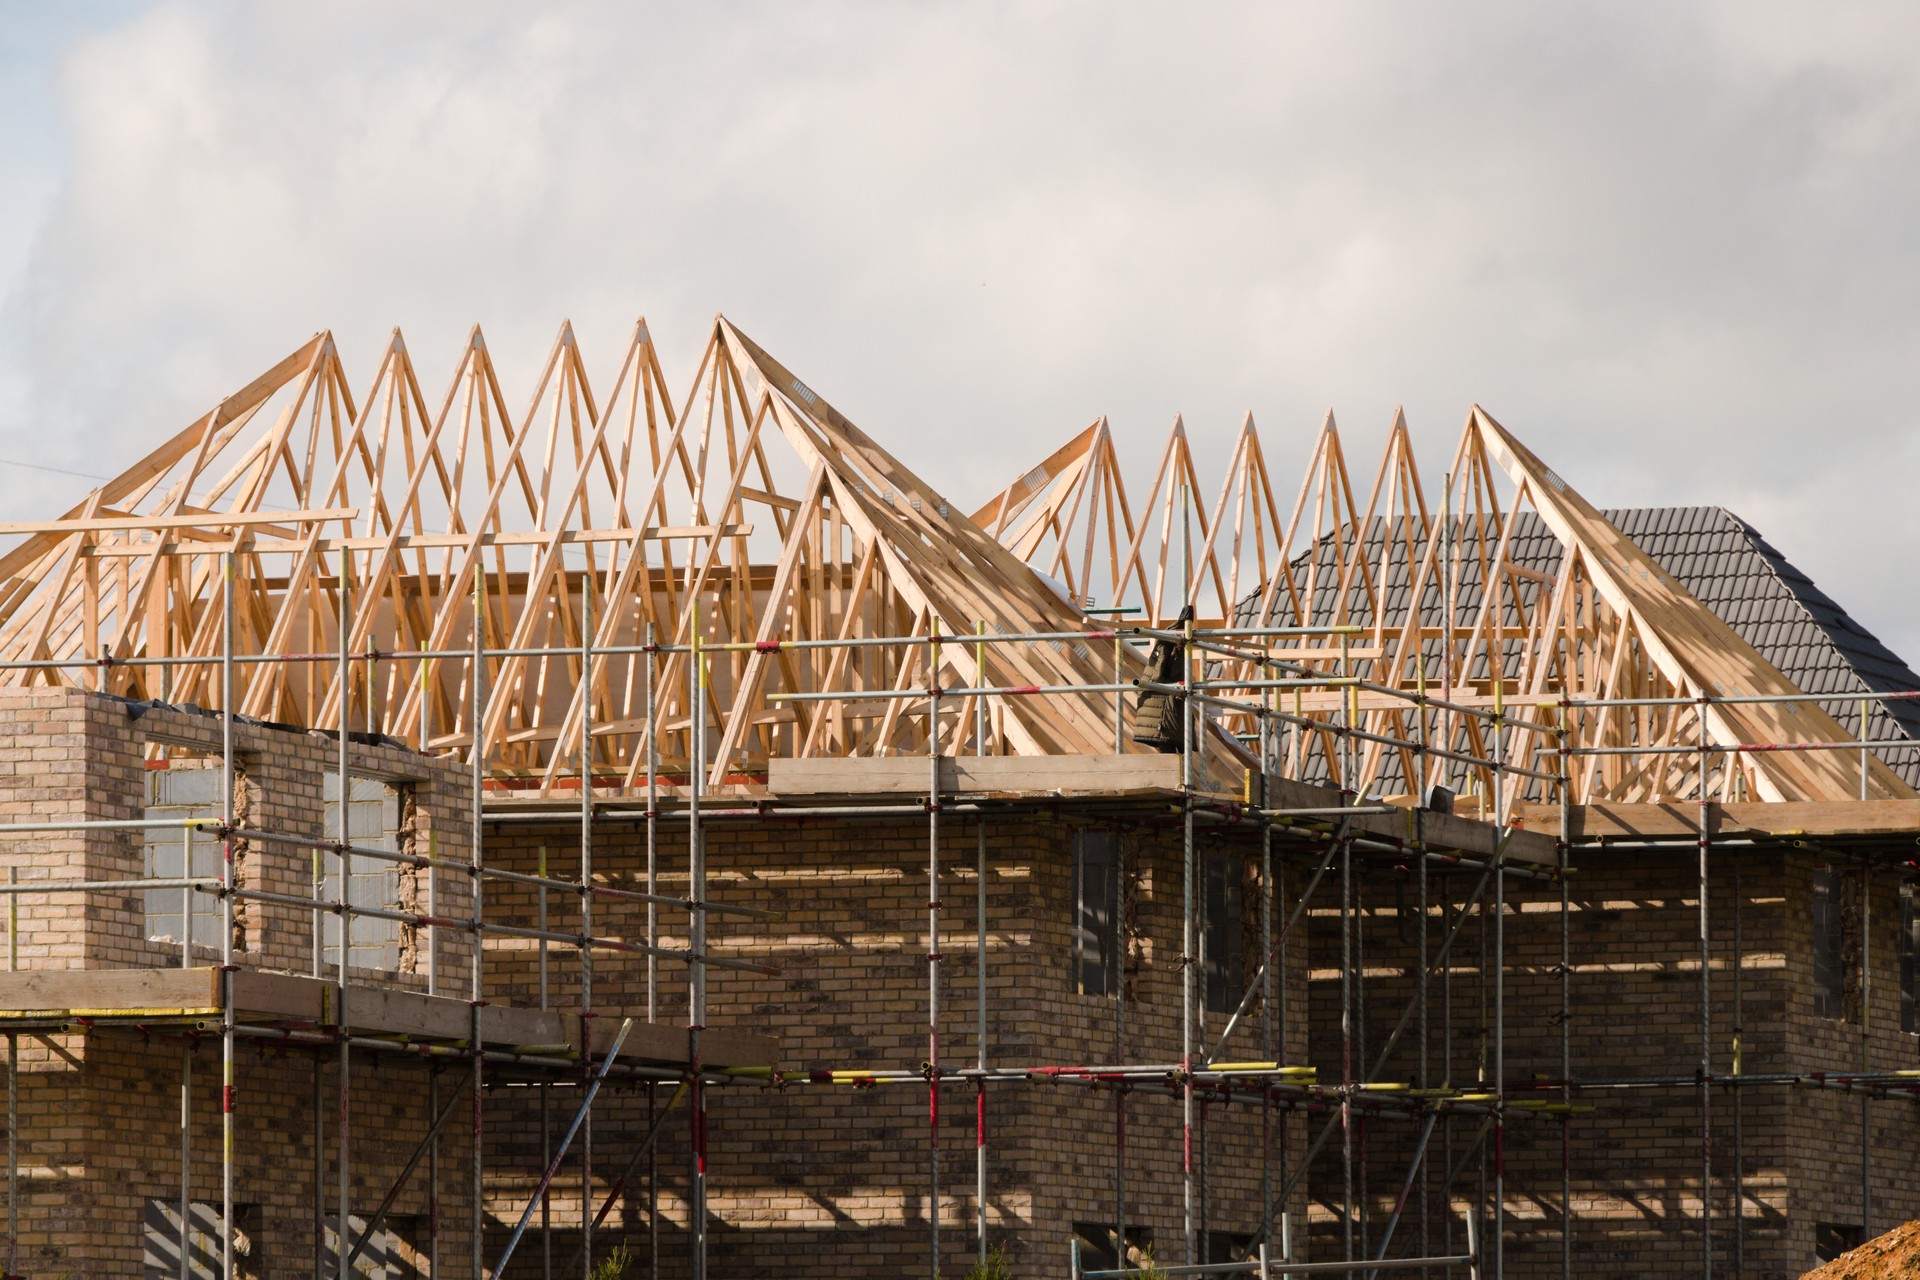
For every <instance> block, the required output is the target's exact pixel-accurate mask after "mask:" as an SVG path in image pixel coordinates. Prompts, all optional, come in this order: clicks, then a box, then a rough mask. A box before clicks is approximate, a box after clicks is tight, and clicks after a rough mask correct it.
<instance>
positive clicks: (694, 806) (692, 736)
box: [687, 603, 707, 1280]
mask: <svg viewBox="0 0 1920 1280" xmlns="http://www.w3.org/2000/svg"><path fill="white" fill-rule="evenodd" d="M691 634H692V636H693V643H692V646H691V650H690V652H691V661H690V663H689V665H688V669H687V688H688V692H689V694H690V695H691V705H690V706H689V707H688V708H687V756H688V768H687V868H688V882H689V883H688V888H687V896H688V898H689V899H690V905H689V907H688V910H687V928H688V935H689V940H690V942H691V944H692V945H691V948H690V949H691V952H692V954H691V955H689V956H688V969H687V972H688V991H687V1072H688V1077H689V1079H690V1081H691V1082H692V1087H693V1096H692V1098H691V1099H690V1101H691V1103H692V1107H693V1111H692V1114H691V1116H690V1117H689V1127H690V1128H691V1129H692V1131H693V1188H692V1195H691V1197H690V1199H689V1203H688V1206H687V1214H688V1218H689V1221H688V1223H687V1236H688V1245H689V1248H690V1249H691V1250H692V1265H693V1280H706V1276H707V1091H706V1086H705V1082H704V1081H703V1080H702V1079H701V1070H700V1033H701V1032H702V1031H703V1030H705V1029H706V1027H705V1024H706V1021H707V915H706V900H707V851H706V845H705V842H704V838H703V834H702V832H701V830H700V788H701V786H702V785H703V784H704V783H705V781H706V768H707V761H706V745H707V705H706V689H707V673H706V670H705V667H704V666H703V665H702V664H703V663H704V661H705V659H704V658H703V656H702V654H701V652H700V606H699V605H698V604H697V603H696V604H695V605H694V606H693V626H692V628H691Z"/></svg>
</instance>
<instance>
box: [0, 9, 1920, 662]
mask: <svg viewBox="0 0 1920 1280" xmlns="http://www.w3.org/2000/svg"><path fill="white" fill-rule="evenodd" d="M1916 27H1920V20H1917V19H1916V18H1915V17H1914V16H1913V15H1912V12H1911V11H1910V10H1909V9H1908V8H1906V7H1902V6H1892V5H1884V6H1873V5H1860V6H1849V7H1847V8H1846V9H1844V10H1841V11H1835V10H1832V9H1831V8H1828V7H1814V6H1797V5H1784V4H1764V5H1763V4H1751V3H1741V4H1725V5H1721V6H1719V7H1712V6H1707V7H1678V6H1665V5H1654V4H1641V5H1619V4H1604V5H1603V4H1597V3H1596V4H1586V5H1577V4H1576V5H1556V6H1532V5H1517V4H1492V3H1490V4H1480V5H1453V6H1404V7H1399V6H1396V7H1386V6H1369V5H1343V6H1320V7H1306V6H1301V7H1281V6H1267V5H1259V6H1253V5H1249V6H1239V7H1235V6H1218V7H1210V8H1207V9H1205V10H1203V11H1199V12H1197V13H1196V12H1194V11H1190V10H1185V11H1180V12H1179V13H1178V14H1177V15H1176V14H1175V11H1172V10H1165V9H1159V8H1151V7H1140V8H1137V9H1124V8H1119V7H1115V6H1109V5H1095V4H1079V3H1075V4H1066V3H1057V4H1040V5H1024V4H1020V5H1016V4H1011V3H1007V4H997V5H969V6H961V5H943V6H931V5H929V6H891V5H879V4H855V3H845V4H820V5H815V4H808V5H797V4H772V3H765V4H760V5H742V6H730V7H725V8H721V7H717V6H710V7H701V8H698V9H694V8H686V7H681V6H666V5H658V6H652V5H650V6H644V7H636V6H626V5H611V4H609V5H601V6H570V7H566V8H540V9H537V10H533V9H527V8H525V7H523V6H512V5H505V4H496V5H487V4H461V5H452V4H448V5H442V6H434V5H424V4H423V5H410V6H389V5H372V4H361V5H351V4H349V5H332V6H324V7H321V8H318V9H315V8H313V7H304V8H290V7H282V6H256V5H241V4H184V3H176V4H161V5H155V6H152V7H150V8H147V9H144V10H138V11H132V12H129V13H128V15H127V16H126V17H125V19H124V20H123V21H121V22H120V23H119V24H118V25H117V26H114V27H113V28H111V29H109V30H105V31H101V32H98V33H96V34H90V35H83V36H80V37H78V38H75V39H72V40H71V41H70V42H69V43H67V44H66V45H64V46H63V49H62V52H61V54H60V65H59V76H58V81H57V84H58V90H57V92H58V98H57V107H58V113H59V119H60V121H61V130H62V131H61V134H60V135H59V138H58V147H57V159H56V160H53V161H49V163H50V164H51V165H52V166H53V168H52V169H51V170H50V172H52V173H54V174H55V176H54V177H53V178H50V179H48V180H47V181H45V182H44V183H43V184H42V186H41V187H40V188H39V190H40V191H41V195H40V197H39V198H40V199H41V200H42V202H43V205H44V208H43V210H42V212H43V213H44V219H43V220H42V222H41V223H40V226H41V230H40V233H39V235H38V237H37V238H36V239H34V240H33V241H32V242H31V247H30V249H28V250H25V251H18V250H17V246H8V247H7V249H8V250H14V251H15V252H16V258H15V259H9V258H8V257H7V256H6V252H5V251H0V264H4V263H6V262H8V261H11V260H24V262H25V266H24V269H23V270H22V272H21V273H20V274H19V275H18V276H17V277H16V278H15V281H14V285H13V288H12V289H11V291H10V292H9V294H8V297H7V299H6V302H5V310H4V313H0V317H3V322H4V331H3V332H4V339H3V341H4V347H3V348H0V389H5V390H6V391H7V395H6V398H5V401H4V403H3V404H0V455H3V456H6V457H10V458H22V457H25V458H28V459H30V460H31V459H35V458H37V459H40V460H43V461H46V462H49V463H51V464H53V465H63V466H75V467H79V468H80V469H93V470H100V469H106V468H107V467H108V466H109V465H110V464H109V463H107V462H105V461H102V459H106V458H109V457H111V456H113V455H114V454H115V453H116V452H117V453H119V454H121V455H127V454H131V453H132V452H133V451H134V450H135V449H136V448H137V447H139V445H140V443H141V442H143V441H146V440H148V439H151V438H153V437H155V436H157V435H159V434H160V433H162V432H166V431H171V430H173V429H176V428H177V427H179V426H180V425H182V424H184V423H185V422H186V421H188V420H190V419H191V418H192V417H193V416H194V415H195V414H196V413H197V412H199V411H201V410H202V409H204V408H205V407H206V406H207V405H208V404H210V403H212V402H213V401H214V400H216V399H218V397H219V396H220V395H222V394H224V393H225V392H226V391H228V390H230V389H232V388H233V387H235V386H237V385H239V384H240V383H242V382H244V381H245V380H246V379H247V378H249V377H250V376H251V375H252V374H253V373H254V372H256V371H257V370H258V369H259V368H261V367H263V366H264V365H266V364H267V363H269V362H270V361H272V360H273V359H275V358H277V357H278V356H279V355H281V354H283V353H284V352H285V351H287V350H289V349H291V348H292V347H293V346H295V345H297V344H298V343H299V342H300V341H301V340H303V339H304V338H305V337H306V335H307V334H309V333H311V332H312V331H313V330H314V329H316V328H321V327H330V328H332V329H334V330H335V332H336V333H337V334H338V335H339V337H340V339H341V342H342V346H343V350H344V351H345V352H346V354H347V357H348V359H349V361H350V362H351V361H355V360H358V361H361V362H365V363H368V364H370V362H371V360H372V358H373V355H374V352H375V351H376V349H377V347H378V345H379V343H380V340H381V339H382V338H383V337H384V335H385V333H386V330H387V329H388V328H389V327H390V326H391V325H393V324H396V323H397V324H400V325H402V326H403V327H404V328H405V329H406V331H407V333H408V335H409V338H410V339H411V341H412V343H413V346H414V350H415V353H416V357H417V358H418V359H419V360H420V362H421V363H422V365H423V367H424V368H425V369H426V370H427V371H428V372H429V376H430V378H431V377H436V376H438V375H437V370H438V369H439V368H440V367H441V366H442V365H443V364H450V362H451V360H452V358H453V354H454V351H455V349H456V348H457V346H458V344H459V342H460V340H461V337H462V335H463V334H464V332H465V329H466V326H467V325H469V324H470V323H472V322H474V321H476V320H477V321H479V322H481V323H483V324H484V325H485V326H486V328H487V330H488V332H489V335H490V337H491V338H492V341H493V346H494V348H495V350H496V352H497V353H499V354H500V355H501V356H502V358H503V361H504V363H505V364H506V366H507V368H508V371H509V373H512V372H513V371H514V370H515V369H516V368H518V369H520V370H524V369H525V368H526V366H527V365H529V364H531V363H532V362H533V361H535V360H537V359H538V358H539V357H540V355H541V354H543V352H544V350H545V346H546V343H547V341H548V340H549V339H550V337H551V335H552V333H553V330H554V329H555V327H556V326H557V325H558V323H559V321H560V320H561V319H562V318H563V317H571V318H573V319H574V320H575V322H576V323H577V325H578V326H579V327H580V329H581V331H582V335H583V338H584V341H585V344H586V348H587V351H588V353H589V355H590V356H597V357H598V358H600V359H601V360H602V361H603V362H604V361H607V360H611V359H612V358H613V355H614V354H615V348H616V346H617V344H618V343H619V342H620V341H621V340H622V338H623V337H624V335H625V332H626V329H627V326H628V325H629V324H630V323H631V321H632V319H633V317H634V315H636V314H638V313H640V312H643V311H644V312H645V313H647V314H648V316H649V317H650V318H651V319H652V320H653V321H654V328H655V331H656V333H657V334H658V335H659V336H660V337H661V340H662V341H663V342H665V343H666V344H667V354H668V355H669V357H671V358H675V359H677V360H679V361H680V364H679V366H677V367H674V368H672V369H670V372H671V373H673V374H674V375H675V376H682V374H683V371H684V368H685V364H686V362H687V361H690V360H691V358H692V356H693V355H694V354H695V353H694V350H693V344H694V343H696V342H697V341H698V339H699V337H700V334H701V332H702V330H703V327H704V325H705V323H706V320H707V319H708V317H710V316H711V314H712V313H713V312H714V311H716V310H725V311H726V312H728V314H730V315H731V316H733V317H734V318H735V319H736V320H737V321H738V322H739V323H740V324H741V325H742V326H743V327H745V328H746V329H747V330H748V332H750V333H752V334H754V335H755V336H756V337H757V338H758V339H759V340H761V341H762V342H764V343H765V344H766V345H767V346H769V347H770V348H771V349H773V350H775V351H776V352H778V353H780V354H781V356H782V358H783V359H785V360H787V362H788V363H789V364H791V365H792V366H793V367H794V368H795V369H796V370H798V371H801V372H802V374H803V376H805V377H807V378H808V380H809V381H810V382H811V383H813V384H814V385H816V386H818V387H819V388H820V389H821V390H823V391H824V392H825V393H826V394H827V395H829V396H830V397H832V398H833V399H834V400H835V402H836V403H839V404H841V405H842V406H843V407H845V408H846V409H847V410H848V411H849V412H850V413H851V414H852V415H853V416H854V417H855V419H856V420H858V421H860V422H861V423H862V424H863V425H865V426H867V427H868V428H869V429H870V430H872V431H873V432H874V433H875V434H876V435H878V436H880V437H881V438H882V439H884V440H888V441H891V442H893V443H894V444H895V445H896V447H897V448H898V450H899V452H901V454H902V455H903V456H904V457H905V458H906V459H907V460H908V461H909V463H910V464H912V465H913V466H915V467H916V468H917V469H920V470H921V471H923V473H925V474H927V475H928V476H929V477H930V478H933V479H934V480H935V481H936V483H939V484H941V485H943V487H945V488H947V489H949V490H950V491H952V492H953V493H954V494H955V495H956V496H958V497H963V498H964V497H970V496H974V495H977V494H980V493H982V492H984V491H986V490H987V489H988V488H989V487H990V486H991V485H993V484H994V483H995V482H997V481H1001V480H1003V479H1004V478H1005V477H1007V476H1010V475H1012V474H1014V473H1016V472H1018V471H1019V470H1021V469H1022V468H1023V466H1024V465H1025V460H1026V459H1028V458H1030V457H1032V456H1034V455H1036V454H1038V453H1041V452H1044V450H1045V448H1047V447H1050V444H1049V442H1051V441H1053V440H1056V439H1059V438H1062V437H1064V435H1065V434H1067V433H1068V432H1070V431H1072V430H1075V429H1077V428H1078V427H1079V426H1081V425H1083V424H1084V423H1085V422H1086V421H1087V420H1089V419H1090V418H1092V417H1093V416H1094V415H1096V414H1098V413H1102V412H1104V413H1108V414H1111V415H1112V416H1113V418H1114V421H1115V423H1116V426H1117V427H1118V428H1119V429H1120V430H1121V431H1122V432H1123V434H1124V435H1126V436H1128V437H1129V438H1130V439H1132V440H1133V442H1134V444H1135V446H1136V448H1137V452H1138V455H1139V457H1140V459H1141V463H1142V465H1143V466H1144V465H1145V463H1146V461H1147V457H1148V455H1149V454H1151V452H1152V451H1153V450H1154V449H1155V448H1157V446H1158V443H1159V438H1160V436H1161V434H1162V433H1163V432H1164V430H1165V428H1166V424H1167V423H1168V422H1169V421H1170V420H1171V418H1172V416H1173V414H1174V412H1175V411H1177V410H1179V411H1184V412H1185V413H1186V415H1187V421H1188V423H1189V425H1190V427H1191V428H1192V429H1193V430H1194V431H1195V432H1196V434H1197V435H1198V436H1199V437H1200V438H1201V439H1200V442H1201V445H1202V448H1203V451H1205V452H1206V453H1208V455H1209V456H1212V457H1215V458H1217V457H1218V456H1219V455H1220V454H1221V453H1223V452H1224V443H1223V442H1224V440H1225V438H1226V436H1227V435H1228V433H1229V432H1230V431H1231V430H1232V428H1233V427H1234V426H1236V425H1237V423H1238V420H1239V415H1240V413H1241V412H1242V411H1243V410H1246V409H1249V408H1250V409H1252V410H1253V411H1254V413H1255V415H1256V418H1257V419H1258V421H1259V422H1260V424H1261V426H1262V429H1263V432H1264V433H1265V435H1266V437H1267V444H1268V452H1269V456H1270V459H1271V461H1272V462H1273V464H1274V465H1275V466H1276V467H1278V468H1285V467H1287V466H1288V465H1290V464H1292V463H1294V462H1295V461H1297V460H1299V459H1301V458H1303V457H1304V452H1305V442H1306V440H1307V438H1308V437H1309V435H1310V433H1311V431H1312V430H1313V429H1314V428H1315V427H1316V426H1317V424H1318V422H1319V417H1320V412H1321V410H1322V409H1323V408H1324V407H1325V406H1326V405H1329V404H1331V405H1333V406H1335V407H1336V409H1337V410H1338V412H1339V414H1340V419H1341V422H1342V424H1343V427H1344V428H1345V429H1346V431H1347V433H1348V436H1349V440H1350V443H1351V448H1352V450H1353V453H1354V455H1355V461H1356V464H1357V465H1358V464H1359V461H1360V458H1361V457H1362V456H1364V455H1365V454H1367V453H1368V452H1369V451H1370V450H1371V448H1372V447H1373V444H1372V442H1373V441H1375V440H1377V439H1378V437H1379V436H1380V435H1382V434H1383V433H1384V429H1385V427H1386V425H1387V423H1388V421H1389V420H1390V416H1391V413H1392V410H1393V406H1394V405H1395V404H1397V403H1402V402H1404V403H1405V404H1406V405H1407V407H1408V412H1409V416H1410V418H1411V420H1412V422H1413V425H1414V427H1415V430H1416V432H1417V433H1418V434H1419V435H1420V437H1421V438H1422V441H1423V451H1424V454H1425V456H1426V457H1428V458H1430V459H1434V460H1435V461H1434V463H1433V467H1434V469H1435V470H1436V471H1437V469H1438V467H1439V465H1440V464H1439V462H1438V458H1439V455H1440V454H1442V453H1443V452H1444V451H1445V450H1447V449H1450V448H1451V445H1452V442H1453V438H1454V436H1455V434H1456V433H1457V431H1458V429H1459V424H1460V422H1461V421H1462V419H1463V417H1464V415H1465V411H1466V408H1467V406H1468V404H1470V403H1471V402H1474V401H1479V402H1481V403H1483V404H1485V405H1486V406H1488V408H1489V409H1491V410H1492V411H1493V412H1494V413H1495V414H1496V415H1497V416H1498V417H1500V418H1501V420H1502V421H1503V422H1505V423H1506V424H1507V425H1508V426H1510V427H1512V428H1513V429H1514V430H1516V431H1517V432H1519V433H1521V434H1522V435H1523V436H1524V437H1525V438H1526V439H1528V440H1529V441H1530V442H1531V443H1532V444H1533V446H1534V447H1535V448H1536V449H1537V451H1538V452H1540V453H1541V454H1542V455H1543V456H1545V457H1546V458H1548V459H1549V460H1550V461H1552V462H1553V463H1554V464H1555V465H1556V467H1557V468H1558V469H1559V470H1560V471H1561V472H1562V473H1563V474H1565V475H1567V476H1569V477H1570V478H1572V479H1573V480H1574V481H1575V483H1576V484H1577V485H1578V486H1579V487H1581V488H1582V490H1583V491H1585V492H1586V493H1587V495H1588V496H1589V497H1591V498H1593V499H1594V500H1595V501H1596V502H1598V503H1600V504H1602V505H1628V504H1633V503H1646V502H1663V501H1698V502H1724V503H1727V504H1729V505H1733V506H1735V507H1736V508H1738V509H1740V510H1741V511H1742V512H1743V513H1744V514H1746V515H1747V516H1748V518H1749V519H1752V520H1753V521H1754V522H1755V523H1756V524H1758V525H1760V526H1761V527H1762V528H1763V530H1764V531H1765V532H1766V533H1767V534H1768V535H1769V536H1770V537H1771V538H1772V539H1773V540H1774V541H1775V543H1776V544H1777V545H1778V546H1779V547H1780V548H1781V549H1782V550H1783V551H1784V552H1786V553H1787V554H1788V555H1789V556H1791V557H1793V558H1795V559H1796V560H1799V561H1801V562H1802V563H1803V565H1804V567H1806V568H1807V569H1808V570H1809V571H1811V572H1812V573H1813V575H1814V576H1815V577H1816V579H1818V580H1820V581H1821V582H1822V583H1823V585H1826V586H1827V587H1828V588H1829V590H1830V591H1832V593H1833V594H1834V595H1836V597H1838V598H1839V599H1841V601H1842V602H1843V603H1844V604H1846V605H1847V606H1848V607H1849V608H1850V609H1852V610H1853V611H1854V612H1855V613H1856V614H1857V615H1858V616H1860V617H1861V618H1862V619H1863V620H1864V621H1866V622H1867V623H1868V625H1870V626H1872V627H1875V628H1876V629H1878V630H1880V631H1881V632H1882V633H1883V637H1884V638H1886V639H1888V640H1889V641H1890V642H1891V643H1893V644H1894V645H1895V647H1896V648H1904V649H1905V650H1906V651H1907V652H1908V653H1909V654H1910V655H1911V656H1913V657H1914V658H1915V659H1916V660H1920V605H1916V604H1913V603H1910V602H1908V601H1907V600H1906V599H1905V598H1904V597H1903V595H1902V594H1901V593H1900V592H1898V591H1897V590H1895V589H1894V588H1893V583H1892V581H1890V580H1889V575H1887V573H1886V567H1887V566H1888V565H1890V564H1897V563H1901V562H1906V563H1911V562H1912V561H1913V560H1914V559H1915V558H1916V554H1920V528H1917V527H1915V525H1914V523H1913V522H1912V521H1910V520H1908V519H1906V518H1905V499H1904V489H1905V477H1904V475H1903V474H1902V466H1901V465H1900V461H1901V460H1904V461H1905V462H1909V463H1910V462H1911V461H1912V460H1913V458H1912V452H1911V446H1910V445H1909V444H1908V441H1910V440H1911V439H1912V430H1911V427H1910V425H1909V424H1910V421H1911V410H1910V409H1909V407H1908V405H1909V403H1910V402H1911V401H1912V399H1913V394H1912V392H1913V386H1912V383H1913V379H1914V375H1913V374H1912V372H1911V369H1912V368H1914V367H1915V361H1914V360H1913V358H1912V356H1911V352H1912V351H1913V350H1914V347H1915V338H1916V336H1920V335H1917V334H1916V327H1917V326H1916V317H1915V313H1914V308H1913V304H1912V299H1913V298H1915V297H1917V296H1920V288H1916V286H1920V256H1917V254H1920V251H1917V250H1916V248H1915V242H1914V240H1913V237H1912V234H1911V228H1912V227H1913V226H1914V225H1915V222H1916V214H1920V76H1917V75H1916V74H1915V73H1916V71H1920V67H1916V65H1915V63H1916V61H1920V38H1917V37H1920V30H1916ZM11 225H12V224H0V234H11V235H14V236H16V238H17V237H18V236H19V235H23V234H25V233H24V232H23V231H20V230H18V229H17V228H15V229H11V230H9V227H11ZM609 372H611V370H610V369H609ZM0 486H4V487H0V495H4V496H5V498H6V499H7V501H8V502H9V504H10V505H13V506H15V507H16V508H17V509H20V510H28V509H34V510H44V509H48V508H51V507H52V506H56V505H60V504H59V501H58V499H59V497H60V494H59V488H60V484H59V483H49V478H48V477H46V476H43V475H32V474H30V473H15V472H13V469H8V468H0ZM43 495H45V496H43ZM1875 513H1879V514H1877V515H1876V514H1875Z"/></svg>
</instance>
